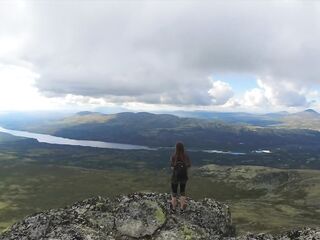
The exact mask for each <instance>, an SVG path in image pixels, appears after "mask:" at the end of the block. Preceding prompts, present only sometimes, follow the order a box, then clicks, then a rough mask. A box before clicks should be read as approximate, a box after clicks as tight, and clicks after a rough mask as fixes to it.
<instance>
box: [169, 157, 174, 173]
mask: <svg viewBox="0 0 320 240" xmlns="http://www.w3.org/2000/svg"><path fill="white" fill-rule="evenodd" d="M170 167H171V170H173V168H174V159H173V156H171V158H170Z"/></svg>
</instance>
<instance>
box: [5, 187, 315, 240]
mask: <svg viewBox="0 0 320 240" xmlns="http://www.w3.org/2000/svg"><path fill="white" fill-rule="evenodd" d="M169 199H170V195H168V194H156V193H134V194H130V195H128V196H120V197H118V198H116V199H104V198H101V197H95V198H90V199H87V200H84V201H80V202H77V203H75V204H73V205H72V206H69V207H66V208H63V209H56V210H49V211H45V212H41V213H38V214H35V215H32V216H29V217H27V218H25V219H24V220H23V221H21V222H18V223H16V224H14V225H13V226H12V227H11V228H10V229H8V231H6V232H5V233H3V234H2V235H0V240H33V239H35V240H37V239H39V240H40V239H41V240H46V239H48V240H49V239H50V240H98V239H101V240H102V239H103V240H132V239H151V240H152V239H153V240H191V239H192V240H193V239H195V240H196V239H208V240H227V239H229V240H275V239H277V240H293V239H296V240H302V239H305V240H309V239H310V240H311V239H312V240H320V230H319V229H309V228H305V229H301V230H292V231H289V232H286V233H283V234H280V235H277V236H273V235H269V234H247V235H245V236H238V237H236V236H235V228H234V226H233V225H232V223H231V214H230V212H229V208H228V206H226V205H224V204H221V203H219V202H217V201H214V200H212V199H204V200H202V201H194V200H192V199H188V208H187V209H186V210H185V211H184V212H183V213H179V212H177V213H175V214H170V213H169V207H168V200H169Z"/></svg>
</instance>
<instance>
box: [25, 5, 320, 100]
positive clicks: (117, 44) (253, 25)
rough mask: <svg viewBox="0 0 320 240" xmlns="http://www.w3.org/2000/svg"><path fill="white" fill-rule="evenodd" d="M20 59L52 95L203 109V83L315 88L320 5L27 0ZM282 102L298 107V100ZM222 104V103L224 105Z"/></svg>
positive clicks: (206, 96)
mask: <svg viewBox="0 0 320 240" xmlns="http://www.w3.org/2000/svg"><path fill="white" fill-rule="evenodd" d="M26 5H27V8H26V12H27V16H28V19H27V20H28V21H27V25H28V29H29V30H28V31H29V40H28V41H27V44H26V47H25V48H24V50H23V53H22V55H23V59H24V60H26V61H28V62H30V63H32V64H33V66H34V69H35V70H36V71H37V72H38V73H39V74H40V76H41V77H40V78H39V79H37V87H39V89H40V90H41V91H43V92H45V93H47V94H48V95H50V96H54V95H61V94H68V93H70V94H76V95H83V96H92V97H105V98H106V99H111V100H112V101H114V102H121V101H140V102H146V103H164V104H176V105H190V104H191V105H210V104H212V101H211V99H212V98H211V97H212V96H210V94H208V90H209V89H210V88H211V84H210V81H209V80H208V78H207V77H208V76H209V75H211V74H218V73H249V74H252V75H255V76H272V78H273V79H277V78H279V79H283V78H285V79H290V81H292V82H295V83H301V82H303V83H305V84H306V85H308V84H320V80H319V76H320V68H319V67H318V66H317V65H318V63H319V60H320V48H319V47H318V43H319V42H320V5H319V4H318V3H316V2H307V3H303V2H276V1H275V2H271V1H228V2H222V1H163V2H160V1H139V2H136V1H134V2H133V1H117V2H116V1H115V2H113V1H90V2H89V1H88V2H87V1H79V2H77V4H75V3H74V2H72V1H70V2H63V3H56V2H53V1H52V2H49V1H46V2H42V3H40V2H33V3H30V2H27V4H26ZM282 98H283V99H282V100H281V102H286V105H291V104H293V105H297V104H298V102H299V103H301V102H303V96H301V99H299V100H298V102H295V101H297V100H296V99H298V98H297V96H291V95H288V96H283V97H282ZM224 102H225V101H224Z"/></svg>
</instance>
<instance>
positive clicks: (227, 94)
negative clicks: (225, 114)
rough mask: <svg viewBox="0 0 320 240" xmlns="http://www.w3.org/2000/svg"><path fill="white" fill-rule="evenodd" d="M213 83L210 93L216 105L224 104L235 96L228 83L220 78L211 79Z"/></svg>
mask: <svg viewBox="0 0 320 240" xmlns="http://www.w3.org/2000/svg"><path fill="white" fill-rule="evenodd" d="M211 83H212V87H211V88H210V89H209V91H208V93H209V95H210V96H211V97H212V102H213V104H214V105H224V104H226V103H227V102H228V101H229V100H230V99H231V98H232V97H233V95H234V93H233V91H232V88H231V86H230V85H229V84H228V83H226V82H222V81H219V80H218V81H214V80H211Z"/></svg>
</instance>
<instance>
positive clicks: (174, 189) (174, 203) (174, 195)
mask: <svg viewBox="0 0 320 240" xmlns="http://www.w3.org/2000/svg"><path fill="white" fill-rule="evenodd" d="M171 191H172V195H171V205H172V208H173V209H176V206H177V193H178V184H177V183H171Z"/></svg>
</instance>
